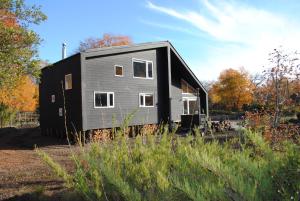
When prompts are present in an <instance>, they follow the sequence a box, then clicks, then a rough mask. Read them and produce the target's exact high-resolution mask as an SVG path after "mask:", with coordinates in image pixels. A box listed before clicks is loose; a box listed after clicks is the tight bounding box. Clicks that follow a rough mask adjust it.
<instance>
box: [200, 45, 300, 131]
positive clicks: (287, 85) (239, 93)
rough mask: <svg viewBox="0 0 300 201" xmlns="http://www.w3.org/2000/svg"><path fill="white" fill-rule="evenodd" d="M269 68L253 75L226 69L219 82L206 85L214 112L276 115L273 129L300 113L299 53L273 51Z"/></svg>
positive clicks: (242, 70) (243, 70)
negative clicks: (263, 111) (256, 112)
mask: <svg viewBox="0 0 300 201" xmlns="http://www.w3.org/2000/svg"><path fill="white" fill-rule="evenodd" d="M269 62H270V63H269V66H266V67H264V70H263V72H261V74H257V75H250V74H249V73H248V72H247V71H246V70H245V69H243V68H241V69H239V70H235V69H231V68H230V69H226V70H224V71H222V72H221V73H220V76H219V77H218V80H217V81H212V82H204V83H205V86H206V87H207V89H208V91H209V101H210V109H211V110H212V111H216V110H217V111H224V112H225V113H226V111H259V110H268V111H270V112H272V113H274V119H273V126H274V127H276V126H278V124H279V122H280V118H281V117H282V116H284V115H286V114H291V115H294V114H297V113H300V106H299V105H300V79H299V78H300V76H299V75H300V74H299V72H300V70H299V69H300V67H299V58H298V53H297V52H292V53H287V51H285V50H283V48H280V49H274V51H273V52H271V53H270V54H269Z"/></svg>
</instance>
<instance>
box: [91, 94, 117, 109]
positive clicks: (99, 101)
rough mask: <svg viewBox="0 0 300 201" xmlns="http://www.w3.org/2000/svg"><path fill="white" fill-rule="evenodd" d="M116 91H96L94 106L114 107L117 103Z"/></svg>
mask: <svg viewBox="0 0 300 201" xmlns="http://www.w3.org/2000/svg"><path fill="white" fill-rule="evenodd" d="M114 96H115V94H114V92H101V91H94V108H113V107H114V105H115V97H114Z"/></svg>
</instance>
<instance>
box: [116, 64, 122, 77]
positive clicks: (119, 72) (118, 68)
mask: <svg viewBox="0 0 300 201" xmlns="http://www.w3.org/2000/svg"><path fill="white" fill-rule="evenodd" d="M116 75H118V76H122V75H123V67H121V66H116Z"/></svg>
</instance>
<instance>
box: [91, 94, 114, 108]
mask: <svg viewBox="0 0 300 201" xmlns="http://www.w3.org/2000/svg"><path fill="white" fill-rule="evenodd" d="M96 94H106V95H107V97H106V98H107V100H106V101H107V106H96ZM110 94H112V95H113V105H112V106H111V105H110ZM114 107H115V92H111V91H109V92H106V91H94V108H114Z"/></svg>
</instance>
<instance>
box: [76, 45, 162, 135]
mask: <svg viewBox="0 0 300 201" xmlns="http://www.w3.org/2000/svg"><path fill="white" fill-rule="evenodd" d="M163 53H164V52H163V51H158V49H151V50H144V51H137V52H131V53H121V54H115V55H108V56H99V57H92V58H90V59H89V58H88V57H89V54H88V53H86V54H85V55H84V61H83V68H82V75H83V76H82V104H83V105H82V107H83V130H90V129H97V128H110V127H114V126H119V125H120V124H121V123H122V122H123V120H124V118H125V117H126V116H127V115H128V114H130V113H132V112H135V113H134V117H133V119H132V121H131V125H142V124H152V123H160V121H161V119H162V118H163V117H162V116H163V115H162V113H161V112H159V108H163V106H162V105H159V104H158V100H160V99H161V98H162V92H161V91H160V90H158V79H157V78H158V75H159V77H160V78H161V76H164V74H163V73H164V72H162V71H158V66H159V68H163V66H162V65H164V62H159V61H160V60H161V59H163V58H162V56H163ZM133 58H136V59H145V60H150V61H153V79H142V78H134V77H133V66H132V59H133ZM158 58H159V59H158ZM115 65H121V66H123V73H124V76H123V77H116V76H115V71H114V66H115ZM166 68H167V66H166ZM160 84H163V83H160ZM162 90H165V89H164V88H163V89H162ZM94 91H101V92H114V108H94ZM148 92H149V93H153V94H154V107H139V93H148ZM162 103H163V102H162Z"/></svg>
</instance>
